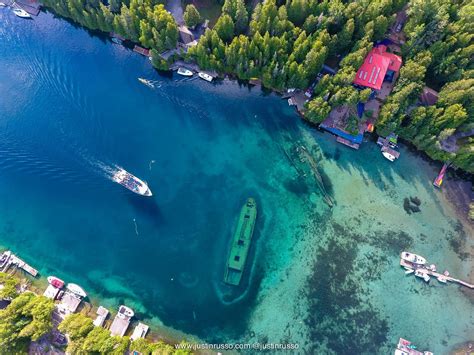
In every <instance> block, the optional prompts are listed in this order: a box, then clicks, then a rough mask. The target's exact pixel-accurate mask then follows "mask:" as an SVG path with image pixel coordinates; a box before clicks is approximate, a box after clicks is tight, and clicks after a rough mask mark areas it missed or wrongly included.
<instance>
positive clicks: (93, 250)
mask: <svg viewBox="0 0 474 355" xmlns="http://www.w3.org/2000/svg"><path fill="white" fill-rule="evenodd" d="M1 11H2V12H0V20H1V23H0V36H1V41H0V67H1V70H0V98H1V99H0V100H1V101H0V103H1V104H0V134H1V137H0V154H1V163H0V167H1V175H0V181H1V186H0V196H1V202H0V205H1V207H2V211H3V212H2V224H1V227H2V228H3V231H2V240H3V242H4V243H3V244H6V245H7V246H9V247H13V248H15V247H16V248H18V249H17V250H18V251H19V252H20V253H21V254H22V255H24V256H25V257H26V256H28V257H29V258H31V259H30V260H32V262H33V264H34V265H35V266H37V267H39V268H41V269H42V270H45V272H46V271H47V270H49V271H51V272H54V273H55V274H58V275H59V276H63V277H65V278H69V279H71V278H73V279H74V280H75V281H76V282H78V283H80V284H81V285H82V286H83V287H84V288H85V289H86V290H89V291H90V292H91V293H96V294H100V295H101V296H104V297H109V298H113V299H116V300H117V303H119V302H132V305H133V302H140V303H142V305H140V306H136V307H137V308H138V313H140V310H141V311H142V312H143V313H145V309H146V313H147V314H150V313H151V314H155V315H158V316H159V318H160V319H161V320H162V321H163V322H164V323H165V324H167V325H171V326H175V327H178V328H180V329H184V330H186V331H191V332H193V333H198V334H200V335H202V334H205V333H206V331H207V330H206V327H207V326H209V327H214V326H216V325H218V324H224V323H226V320H229V319H234V321H233V324H232V328H235V329H239V326H240V325H243V323H244V321H245V312H246V310H247V309H248V308H249V307H248V306H249V304H250V303H251V302H252V296H251V295H252V292H254V291H252V290H251V291H250V294H249V296H248V297H247V298H246V300H245V301H243V302H240V303H239V304H238V305H237V306H228V305H223V303H222V302H221V298H220V297H222V296H221V295H220V291H219V290H220V288H219V287H220V285H219V283H220V281H221V279H222V274H223V266H224V262H225V258H226V253H227V243H228V240H229V238H230V236H231V233H232V229H233V223H234V222H235V219H236V216H237V215H238V213H239V210H240V207H241V205H242V203H243V202H244V201H245V199H246V198H247V197H248V196H251V195H252V196H255V197H256V198H257V200H258V202H259V207H261V209H262V210H263V211H264V210H265V208H264V207H265V204H266V203H269V202H270V201H271V200H270V199H266V202H263V199H262V194H269V195H274V196H275V197H277V196H276V193H275V191H274V190H273V188H272V187H270V186H269V185H268V182H267V181H265V177H266V171H267V170H268V169H271V166H272V160H271V159H267V156H266V155H267V154H268V155H272V154H273V152H274V151H275V150H276V149H277V147H276V145H273V144H272V141H271V138H272V132H274V131H276V130H277V127H287V128H288V129H289V130H290V131H291V129H292V127H293V128H294V127H296V126H297V125H298V124H299V122H298V120H297V119H294V118H295V116H294V114H293V112H292V111H291V110H289V109H288V108H287V106H286V105H285V103H284V102H280V99H279V98H277V97H274V96H271V97H266V96H265V95H259V94H257V95H256V94H254V93H250V92H249V90H248V89H246V88H243V89H242V88H240V87H239V86H238V85H236V84H235V83H229V82H221V83H217V84H213V85H210V84H209V83H206V82H203V81H200V80H199V79H195V80H188V79H182V78H180V77H172V78H170V77H162V76H160V75H159V74H158V73H157V72H155V71H154V70H153V69H152V68H151V65H150V63H149V61H148V60H147V58H144V57H142V56H140V55H137V54H135V53H133V52H131V51H130V50H127V49H125V48H123V47H120V46H117V45H113V44H111V42H110V41H108V40H107V39H104V38H100V37H98V36H92V35H91V34H89V33H88V32H87V31H85V30H82V29H80V30H78V29H76V28H74V27H73V26H72V25H71V24H69V23H67V22H66V21H63V20H57V19H54V18H53V17H52V16H51V15H50V14H44V13H42V14H41V15H40V17H39V18H36V19H35V20H30V21H19V19H18V18H16V17H14V16H13V15H12V14H11V13H9V12H7V11H8V10H7V9H4V10H1ZM138 77H145V78H147V79H150V80H154V83H155V88H154V89H151V88H149V87H146V86H145V85H142V84H141V83H139V82H138V80H137V78H138ZM255 147H260V148H261V149H259V150H257V149H255ZM280 159H281V158H280ZM114 166H122V167H124V168H126V169H127V170H129V171H130V172H132V173H134V174H135V175H137V176H139V177H141V178H142V179H144V180H146V181H147V182H148V184H149V185H150V187H151V189H152V191H153V192H154V196H153V197H152V198H143V197H140V196H137V195H134V194H133V193H130V192H129V191H127V190H125V189H124V188H122V187H121V186H119V185H117V184H114V183H113V182H112V181H111V180H110V178H109V177H110V172H109V171H111V169H113V167H114ZM134 219H135V222H136V224H137V230H135V224H134ZM264 221H265V213H264V212H262V213H261V217H260V218H259V225H258V226H257V230H258V228H262V227H263V225H264ZM136 232H138V235H137V233H136ZM256 238H258V231H257V237H256ZM105 278H107V279H108V280H105ZM112 280H113V281H112ZM252 287H253V290H255V289H256V288H258V277H257V278H256V281H255V282H254V283H253V286H252ZM204 315H205V316H204ZM237 315H239V317H237ZM196 317H199V322H196V321H195V319H196ZM237 318H238V319H239V320H241V321H242V323H241V322H239V321H236V320H237Z"/></svg>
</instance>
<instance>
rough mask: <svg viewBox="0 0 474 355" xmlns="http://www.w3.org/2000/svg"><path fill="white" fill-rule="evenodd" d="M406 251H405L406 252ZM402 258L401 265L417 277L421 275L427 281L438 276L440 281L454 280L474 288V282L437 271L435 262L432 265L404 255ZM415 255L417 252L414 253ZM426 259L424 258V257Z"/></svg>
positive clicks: (408, 272) (407, 272)
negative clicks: (408, 258)
mask: <svg viewBox="0 0 474 355" xmlns="http://www.w3.org/2000/svg"><path fill="white" fill-rule="evenodd" d="M404 253H405V252H404ZM404 253H402V257H401V258H400V266H402V267H403V268H404V269H405V270H406V271H405V273H406V274H412V273H413V274H414V275H415V276H417V277H420V278H422V279H424V280H425V281H426V282H428V281H429V280H430V277H434V278H436V279H437V280H438V281H439V282H441V283H447V282H452V283H457V284H459V285H461V286H465V287H468V288H470V289H474V284H471V283H469V282H467V281H463V280H460V279H456V278H454V277H452V276H450V274H449V272H448V271H445V272H443V273H442V274H441V273H439V272H437V271H436V266H435V265H434V264H431V265H426V264H425V263H424V262H423V263H418V262H416V261H415V262H413V261H409V260H407V259H406V258H404V257H403V254H404ZM412 255H415V254H412ZM423 261H424V258H423Z"/></svg>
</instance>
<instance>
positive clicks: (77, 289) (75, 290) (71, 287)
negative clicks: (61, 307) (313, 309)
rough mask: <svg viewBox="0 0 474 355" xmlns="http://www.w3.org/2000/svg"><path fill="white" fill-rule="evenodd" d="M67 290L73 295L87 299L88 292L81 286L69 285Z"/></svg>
mask: <svg viewBox="0 0 474 355" xmlns="http://www.w3.org/2000/svg"><path fill="white" fill-rule="evenodd" d="M66 288H67V289H68V290H69V291H71V292H72V293H74V294H76V295H78V296H80V297H83V298H85V297H87V294H86V292H85V291H84V290H83V289H82V287H81V286H79V285H76V284H67V286H66Z"/></svg>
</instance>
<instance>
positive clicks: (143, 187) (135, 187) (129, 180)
mask: <svg viewBox="0 0 474 355" xmlns="http://www.w3.org/2000/svg"><path fill="white" fill-rule="evenodd" d="M112 179H113V180H114V181H115V182H116V183H118V184H120V185H122V186H123V187H126V188H127V189H129V190H130V191H132V192H135V193H136V194H138V195H142V196H152V193H151V190H150V188H149V187H148V185H147V184H146V183H145V182H144V181H142V180H140V179H139V178H137V177H136V176H134V175H132V174H130V173H129V172H128V171H126V170H125V169H122V168H120V169H118V170H117V172H116V173H115V174H114V176H113V177H112Z"/></svg>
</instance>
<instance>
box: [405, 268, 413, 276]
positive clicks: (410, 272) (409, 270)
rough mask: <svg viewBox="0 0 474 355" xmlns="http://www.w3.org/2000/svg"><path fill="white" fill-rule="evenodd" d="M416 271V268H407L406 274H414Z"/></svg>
mask: <svg viewBox="0 0 474 355" xmlns="http://www.w3.org/2000/svg"><path fill="white" fill-rule="evenodd" d="M414 272H415V269H408V268H407V269H406V270H405V275H409V274H413V273H414Z"/></svg>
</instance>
